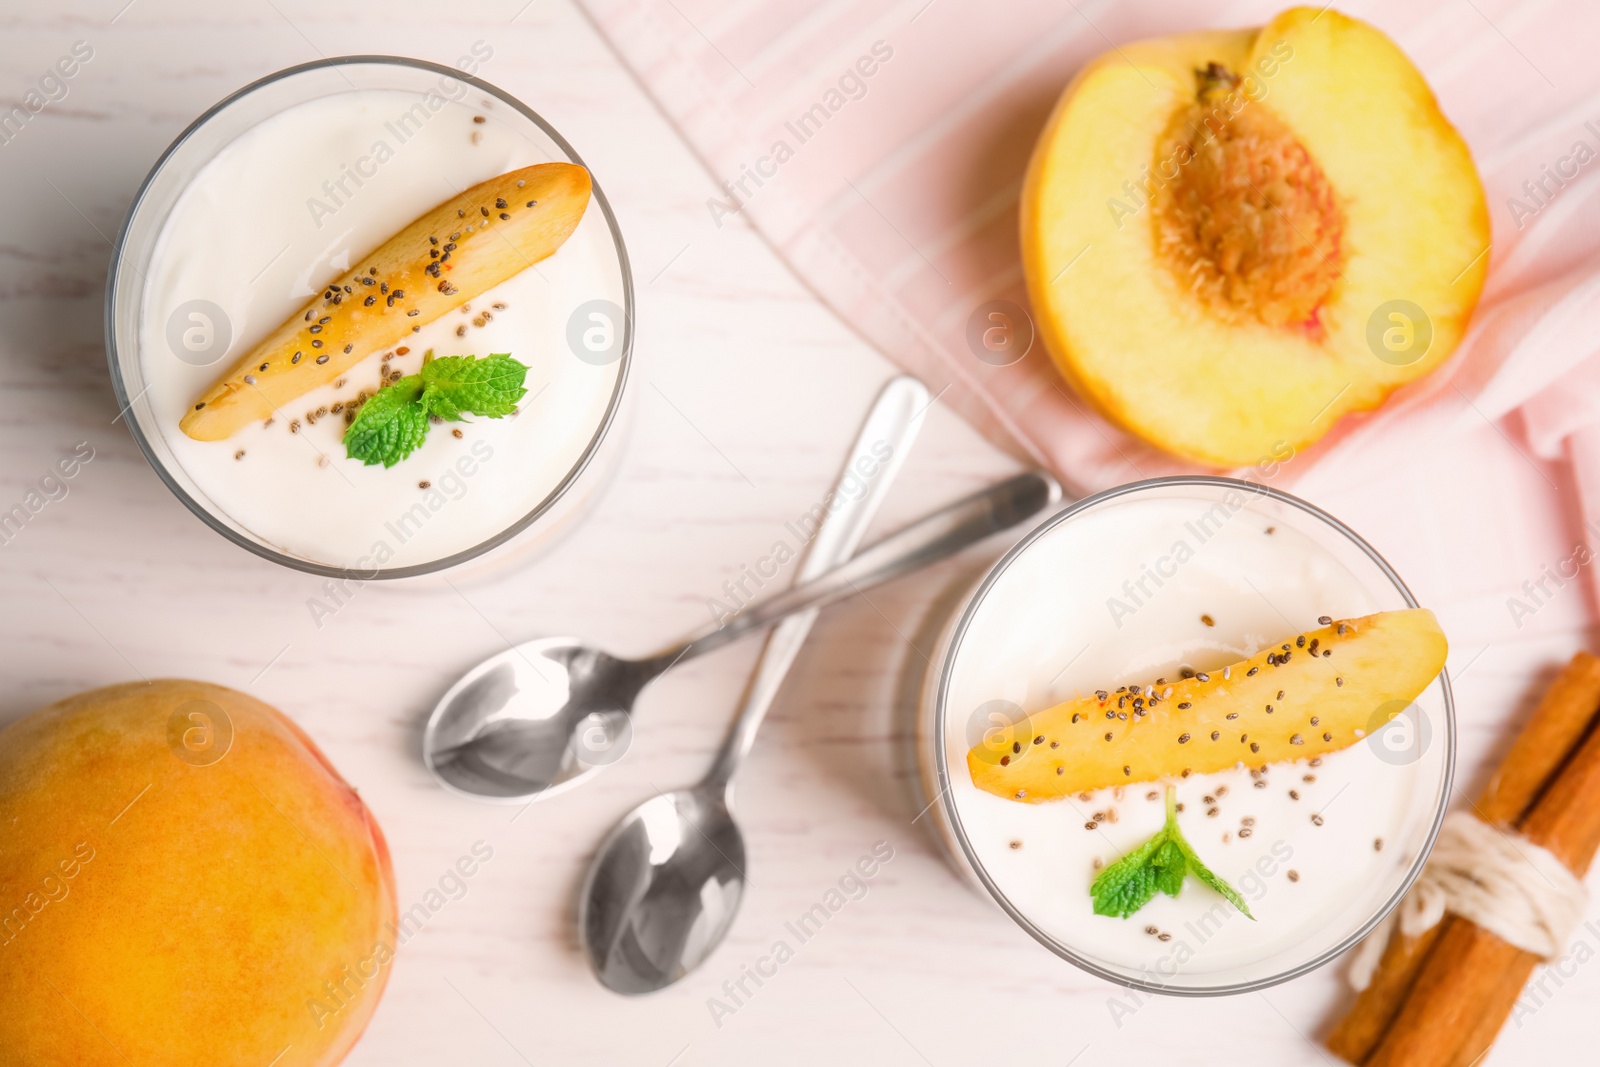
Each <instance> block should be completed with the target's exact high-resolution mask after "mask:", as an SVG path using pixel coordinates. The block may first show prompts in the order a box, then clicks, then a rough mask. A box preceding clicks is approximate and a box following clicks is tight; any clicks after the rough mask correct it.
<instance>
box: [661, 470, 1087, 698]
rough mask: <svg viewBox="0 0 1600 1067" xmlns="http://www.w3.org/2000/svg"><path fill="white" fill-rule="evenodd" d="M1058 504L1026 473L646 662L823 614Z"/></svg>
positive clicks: (1049, 482) (1040, 478) (1037, 476)
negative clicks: (809, 612)
mask: <svg viewBox="0 0 1600 1067" xmlns="http://www.w3.org/2000/svg"><path fill="white" fill-rule="evenodd" d="M1060 499H1061V486H1059V485H1058V484H1056V480H1055V479H1054V478H1052V477H1050V476H1049V475H1048V474H1045V473H1044V472H1042V471H1026V472H1024V473H1022V474H1018V475H1015V476H1013V477H1011V478H1007V479H1006V480H1005V481H1003V482H1000V483H998V484H996V485H992V486H990V487H989V488H988V489H984V490H981V491H979V492H977V493H974V494H972V495H971V496H969V497H965V498H964V499H962V500H958V501H956V502H955V503H954V504H951V505H949V506H948V507H946V508H943V509H941V510H939V511H936V512H934V513H933V514H932V515H929V516H928V517H926V518H924V519H921V520H919V521H917V522H915V523H913V524H912V525H910V526H907V527H905V528H904V529H902V530H899V531H897V532H896V533H892V534H890V535H889V536H888V537H885V538H883V539H882V540H881V541H877V542H874V543H873V544H872V545H870V546H868V547H867V548H865V549H863V550H862V551H861V552H860V553H859V554H858V555H857V556H856V557H855V558H854V559H852V560H850V561H849V562H848V563H844V564H841V565H839V566H837V567H834V568H833V569H832V570H830V571H828V572H827V573H825V574H823V575H822V576H821V577H818V578H815V579H813V580H811V581H807V582H802V583H799V584H797V585H794V586H792V587H791V588H789V589H786V590H784V591H783V592H781V593H778V594H776V595H775V596H771V597H768V598H767V599H765V600H762V601H759V602H758V603H755V604H752V605H751V606H750V607H749V608H747V609H745V610H744V611H742V612H740V613H739V614H738V615H735V616H734V617H733V618H731V619H729V620H727V621H726V622H724V623H723V624H722V625H721V626H719V627H717V628H715V629H712V630H708V631H706V632H704V633H702V634H700V635H698V636H696V637H695V638H693V639H692V640H690V641H688V642H686V643H685V644H683V645H680V646H679V647H677V648H673V649H668V650H667V651H666V652H663V653H661V654H660V655H658V656H654V657H652V658H651V659H650V660H649V661H647V662H648V663H649V664H650V666H651V667H652V668H656V669H660V670H665V669H666V667H668V666H670V665H672V664H674V663H677V662H679V661H680V660H685V659H688V658H690V657H691V656H698V655H700V654H701V653H704V652H709V651H711V650H712V649H714V648H721V647H722V646H723V645H725V644H728V643H729V642H731V641H736V640H738V639H739V638H741V637H743V636H744V635H745V634H748V633H750V632H751V631H753V630H759V629H761V628H762V627H765V626H770V625H772V624H773V623H774V622H777V621H778V620H779V619H782V618H783V617H784V616H786V615H792V614H793V613H795V612H797V611H804V610H806V609H807V608H821V607H825V606H826V605H828V604H832V603H833V602H835V601H837V600H842V599H843V598H845V597H847V596H849V595H850V594H852V593H857V592H860V591H861V590H863V589H869V588H871V587H872V586H874V585H878V584H879V583H881V582H886V581H888V580H889V579H891V578H897V577H899V576H900V575H902V574H907V573H909V572H911V571H914V570H916V569H917V568H919V567H924V566H926V565H928V564H930V563H934V562H937V561H938V560H941V559H944V558H946V557H948V556H953V555H955V554H956V553H957V552H959V551H961V550H962V549H963V548H966V547H967V546H968V545H973V544H977V543H978V542H979V541H982V540H983V539H984V538H986V537H988V536H989V535H990V534H993V533H998V532H999V531H1001V530H1004V529H1007V528H1009V527H1012V526H1015V525H1016V524H1017V523H1019V522H1022V521H1024V520H1025V519H1029V518H1032V517H1033V516H1034V515H1037V514H1038V513H1039V512H1041V511H1043V510H1044V509H1045V508H1047V507H1050V506H1051V505H1053V504H1055V503H1056V502H1058V501H1059V500H1060ZM653 673H654V671H652V674H653Z"/></svg>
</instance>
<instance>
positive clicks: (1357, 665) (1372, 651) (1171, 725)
mask: <svg viewBox="0 0 1600 1067" xmlns="http://www.w3.org/2000/svg"><path fill="white" fill-rule="evenodd" d="M1447 651H1448V646H1447V644H1446V642H1445V636H1444V632H1443V631H1442V630H1440V629H1439V623H1438V621H1437V620H1435V619H1434V617H1433V612H1431V611H1428V610H1426V609H1424V608H1413V609H1409V610H1404V611H1385V612H1380V613H1378V614H1376V615H1367V616H1365V617H1363V618H1359V619H1344V620H1342V621H1339V622H1330V623H1329V624H1328V625H1326V626H1323V627H1321V628H1320V629H1316V630H1310V631H1307V632H1306V633H1303V634H1299V635H1297V636H1295V637H1292V638H1289V639H1288V640H1285V641H1283V642H1280V643H1279V644H1276V645H1273V646H1271V647H1269V648H1265V649H1263V650H1261V651H1260V652H1258V653H1257V654H1256V655H1254V656H1252V657H1250V658H1249V659H1247V660H1243V661H1241V662H1239V663H1233V664H1230V665H1228V666H1226V667H1221V668H1219V669H1217V670H1214V671H1208V672H1204V673H1200V674H1196V675H1195V676H1194V677H1193V678H1185V679H1181V680H1179V681H1174V682H1170V683H1168V682H1162V683H1160V684H1157V683H1153V682H1152V683H1150V684H1148V685H1135V686H1123V687H1121V688H1119V689H1117V690H1116V691H1115V692H1113V691H1111V690H1099V691H1097V692H1095V693H1091V694H1090V695H1088V696H1083V697H1078V698H1076V699H1074V700H1068V701H1066V702H1065V703H1061V704H1057V705H1056V706H1055V707H1053V708H1049V709H1047V710H1045V711H1041V712H1038V713H1037V714H1034V715H1030V716H1028V717H1027V718H1026V719H1024V720H1023V721H1022V722H1020V723H1014V724H1013V725H1011V726H1009V727H1006V728H1004V729H1000V730H996V731H994V732H993V733H991V734H990V735H989V736H987V737H985V738H984V739H983V741H981V742H980V743H978V744H977V745H974V746H973V748H972V750H971V751H969V752H968V753H967V769H968V771H969V772H970V773H971V774H972V782H973V784H974V785H976V786H977V787H978V788H979V789H982V790H984V791H985V792H989V793H993V794H995V795H996V796H1001V797H1006V798H1007V799H1010V800H1020V801H1024V802H1026V803H1029V804H1037V803H1039V802H1040V801H1043V800H1055V799H1058V798H1060V797H1064V796H1068V795H1070V794H1073V793H1079V792H1083V791H1086V790H1092V789H1103V788H1105V787H1107V786H1113V785H1124V784H1127V783H1130V782H1148V781H1155V780H1157V779H1160V778H1172V777H1177V776H1180V775H1187V774H1189V773H1210V772H1215V771H1221V770H1226V769H1227V768H1229V767H1233V766H1235V765H1237V764H1240V763H1244V764H1248V765H1250V766H1257V765H1259V764H1263V763H1278V762H1283V761H1287V760H1299V759H1310V758H1312V757H1314V756H1320V755H1324V754H1326V753H1328V752H1333V751H1336V750H1338V749H1341V748H1348V747H1349V746H1350V745H1353V744H1355V743H1356V742H1357V741H1359V740H1361V739H1362V738H1363V737H1365V736H1367V735H1369V734H1371V733H1373V732H1375V731H1376V730H1377V729H1378V728H1379V727H1381V726H1383V725H1385V724H1387V723H1388V722H1389V720H1390V719H1392V718H1394V717H1395V716H1396V715H1398V714H1400V713H1401V712H1403V711H1404V710H1405V709H1406V707H1407V705H1408V704H1409V703H1410V702H1411V701H1412V700H1415V699H1416V697H1417V695H1418V694H1420V693H1421V692H1422V691H1423V690H1424V689H1426V688H1427V687H1428V683H1430V682H1432V681H1433V679H1434V678H1435V677H1436V676H1437V675H1438V673H1439V671H1440V670H1442V669H1443V668H1444V660H1445V653H1446V652H1447Z"/></svg>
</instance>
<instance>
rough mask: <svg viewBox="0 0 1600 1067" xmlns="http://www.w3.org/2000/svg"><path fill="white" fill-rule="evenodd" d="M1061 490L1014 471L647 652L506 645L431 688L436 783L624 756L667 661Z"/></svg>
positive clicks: (568, 643) (550, 783) (969, 534)
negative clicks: (636, 710) (630, 655)
mask: <svg viewBox="0 0 1600 1067" xmlns="http://www.w3.org/2000/svg"><path fill="white" fill-rule="evenodd" d="M1060 499H1061V487H1060V486H1058V485H1057V484H1056V482H1055V480H1054V479H1053V478H1051V477H1050V476H1049V475H1047V474H1043V473H1041V472H1038V471H1029V472H1026V473H1023V474H1018V475H1015V476H1013V477H1011V478H1008V479H1006V480H1005V481H1003V482H1000V483H998V484H996V485H993V486H990V487H989V488H988V489H984V490H982V491H980V492H977V493H974V494H973V495H971V496H969V497H966V498H964V499H962V500H958V501H956V502H955V503H954V504H951V505H949V506H947V507H945V508H942V509H941V510H939V511H936V512H934V513H933V514H931V515H929V516H927V517H926V518H923V519H921V520H919V521H918V522H915V523H913V524H911V525H910V526H907V527H905V528H903V529H901V530H899V531H897V532H895V533H893V534H890V535H889V536H887V537H885V538H883V539H882V540H881V541H877V542H875V543H873V544H872V545H869V546H868V547H866V548H865V549H862V550H861V552H859V553H857V555H856V556H855V557H854V558H853V559H851V560H850V561H849V562H848V563H844V564H841V565H840V566H838V567H835V568H833V569H832V570H831V571H828V572H827V573H826V574H824V575H823V576H822V577H820V578H818V579H816V580H814V581H810V582H805V583H802V584H798V585H795V586H792V587H791V588H789V589H787V590H785V591H784V592H782V593H779V594H777V595H775V596H772V597H769V598H767V599H766V600H763V601H760V602H758V603H755V604H752V605H750V606H749V607H748V608H746V609H745V610H744V611H742V612H741V613H740V614H738V615H736V616H734V617H733V618H732V619H729V620H728V621H726V622H724V623H723V624H722V626H721V627H717V628H712V629H708V630H706V631H704V632H702V633H700V634H698V635H697V636H695V637H694V638H691V639H690V640H688V641H686V642H684V643H683V644H681V645H677V646H675V647H673V648H669V649H667V650H666V651H665V652H661V653H658V654H656V655H654V656H651V657H649V658H647V659H641V660H627V659H621V658H619V657H616V656H613V655H611V654H610V653H607V652H605V651H602V650H601V649H598V648H596V647H594V646H593V645H589V644H586V643H584V642H583V641H581V640H579V639H578V638H575V637H545V638H540V639H537V640H534V641H529V642H527V643H526V644H522V645H517V646H516V647H514V648H510V649H507V650H506V651H505V652H502V653H500V654H499V655H497V656H492V657H490V658H489V659H487V660H484V661H483V662H482V663H480V664H478V666H476V667H474V668H473V669H472V670H470V671H468V672H467V673H466V674H465V675H464V676H462V678H461V680H460V681H458V682H456V684H455V685H453V686H451V687H450V689H449V691H448V692H446V693H445V695H444V696H443V697H442V698H441V699H440V701H439V703H438V705H437V706H436V707H435V708H434V710H433V714H432V716H431V717H430V718H429V720H428V725H427V728H426V730H425V731H424V733H423V738H422V755H423V762H424V764H425V765H426V766H427V768H428V771H429V772H430V773H431V774H432V775H433V776H434V778H435V779H436V780H438V782H439V783H440V784H441V785H443V786H444V787H445V788H446V789H449V790H452V791H453V792H457V793H461V794H463V795H465V796H470V797H476V798H479V799H483V800H494V801H502V802H508V803H509V802H523V801H528V800H533V799H538V798H541V797H544V796H548V795H550V794H551V793H553V792H555V791H556V790H558V789H562V788H566V787H569V786H571V785H572V784H574V783H575V782H577V781H578V780H580V779H581V778H582V777H584V776H585V775H587V774H589V773H592V772H593V771H595V770H597V769H598V768H600V767H602V766H605V765H606V764H608V763H611V762H614V761H615V760H617V759H619V758H621V756H622V754H623V753H624V752H625V751H626V750H627V747H628V739H629V737H630V736H631V721H630V717H631V715H632V712H633V703H634V700H635V699H636V698H637V697H638V695H639V692H640V690H642V689H643V688H644V687H645V686H646V685H648V684H649V683H650V682H651V681H653V680H654V679H656V678H657V677H659V676H660V675H661V674H662V673H664V672H665V671H666V670H667V669H668V668H669V667H671V666H673V665H674V664H676V663H680V662H682V661H683V660H686V659H689V658H690V657H693V656H698V655H702V654H704V653H706V652H709V651H711V650H712V649H715V648H721V647H722V646H723V645H725V644H728V643H729V642H731V641H735V640H737V639H739V638H741V637H744V636H745V635H747V634H750V633H753V632H755V631H757V630H760V629H763V628H765V627H767V626H771V625H772V624H773V623H775V622H777V621H779V620H781V619H783V618H784V617H785V616H788V615H791V614H793V613H794V612H797V611H803V610H805V609H807V608H813V607H825V606H827V605H828V604H832V603H834V602H835V601H837V600H842V599H844V598H845V597H848V596H851V595H852V594H854V593H857V592H859V591H861V590H863V589H870V588H871V587H873V586H875V585H878V584H880V583H882V582H886V581H889V580H890V579H892V578H897V577H899V576H900V575H902V574H907V573H909V572H911V571H914V570H916V569H918V568H919V567H924V566H927V565H928V564H930V563H934V562H937V561H938V560H941V559H945V558H946V557H949V556H952V555H954V554H955V553H957V552H959V551H961V550H962V549H963V548H966V547H968V546H969V545H974V544H977V543H978V542H979V541H982V540H983V539H984V538H986V537H988V536H990V535H991V534H994V533H997V532H999V531H1001V530H1004V529H1008V528H1009V527H1012V526H1015V525H1016V524H1018V523H1020V522H1023V521H1024V520H1026V519H1029V518H1031V517H1033V516H1035V515H1037V514H1038V513H1039V512H1041V511H1043V510H1044V509H1045V508H1047V507H1049V506H1051V505H1053V504H1055V503H1056V502H1057V501H1059V500H1060Z"/></svg>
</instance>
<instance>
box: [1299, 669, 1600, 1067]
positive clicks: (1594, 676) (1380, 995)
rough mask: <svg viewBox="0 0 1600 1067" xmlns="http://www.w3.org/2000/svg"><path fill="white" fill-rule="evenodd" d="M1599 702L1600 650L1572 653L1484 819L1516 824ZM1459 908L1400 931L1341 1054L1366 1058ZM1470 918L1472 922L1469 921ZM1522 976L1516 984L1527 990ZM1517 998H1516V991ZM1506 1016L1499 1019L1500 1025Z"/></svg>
mask: <svg viewBox="0 0 1600 1067" xmlns="http://www.w3.org/2000/svg"><path fill="white" fill-rule="evenodd" d="M1597 709H1600V657H1597V656H1593V655H1590V654H1589V653H1587V652H1579V653H1577V654H1576V655H1575V656H1573V657H1572V660H1571V661H1570V662H1569V663H1568V664H1567V665H1566V667H1565V668H1564V669H1563V670H1562V671H1561V673H1560V674H1559V675H1558V676H1557V677H1556V679H1555V681H1554V682H1553V683H1552V684H1551V686H1550V688H1549V689H1548V690H1547V691H1546V692H1545V694H1544V696H1543V698H1541V699H1540V701H1539V704H1538V706H1537V707H1536V708H1535V709H1534V711H1533V714H1532V715H1531V716H1530V717H1529V719H1528V721H1527V723H1525V724H1524V725H1523V727H1522V730H1521V731H1520V732H1519V733H1518V735H1517V737H1516V739H1515V740H1514V741H1513V742H1512V744H1511V748H1510V749H1509V750H1508V751H1507V753H1506V757H1505V759H1504V761H1503V762H1502V763H1501V765H1500V767H1499V769H1498V770H1496V771H1495V773H1494V775H1493V776H1492V777H1491V778H1490V779H1489V782H1488V784H1487V785H1486V786H1485V787H1484V790H1483V794H1482V795H1481V796H1480V797H1479V798H1478V802H1477V805H1476V806H1475V809H1474V814H1476V815H1477V816H1478V817H1479V818H1480V819H1483V820H1484V821H1485V822H1488V823H1492V824H1495V825H1503V826H1515V825H1516V824H1517V823H1519V822H1520V821H1521V820H1522V818H1523V816H1524V815H1525V814H1526V812H1527V811H1528V809H1529V807H1530V806H1531V805H1532V804H1533V802H1534V800H1535V799H1536V798H1537V797H1538V796H1539V795H1540V793H1541V792H1542V791H1543V790H1544V789H1545V788H1546V787H1547V786H1548V785H1549V784H1550V782H1551V781H1552V779H1553V778H1554V777H1555V775H1556V772H1557V771H1558V770H1559V769H1560V767H1561V766H1562V765H1563V764H1564V763H1565V762H1566V761H1567V760H1568V758H1569V757H1571V755H1572V754H1573V751H1574V750H1575V749H1576V748H1577V746H1578V744H1579V742H1580V741H1581V740H1582V738H1583V737H1584V734H1585V732H1586V731H1587V730H1588V729H1589V727H1590V724H1591V723H1592V722H1593V721H1594V720H1595V715H1596V710H1597ZM1458 921H1459V920H1457V919H1456V918H1455V917H1454V916H1449V915H1447V916H1446V917H1445V918H1444V920H1443V921H1441V922H1440V923H1439V924H1438V925H1437V926H1435V927H1433V928H1432V929H1430V930H1427V931H1424V932H1423V933H1422V934H1420V935H1419V936H1417V937H1414V938H1408V937H1406V936H1404V935H1403V934H1401V933H1399V931H1396V932H1395V934H1394V935H1393V936H1392V937H1391V938H1390V940H1389V944H1388V945H1387V946H1386V947H1385V949H1384V954H1383V958H1382V961H1381V962H1380V963H1379V965H1378V968H1377V970H1376V971H1375V972H1374V974H1373V976H1372V981H1371V982H1370V983H1369V984H1368V986H1367V988H1366V989H1364V990H1362V991H1361V992H1360V993H1359V994H1358V995H1357V997H1356V1000H1355V1003H1354V1004H1353V1005H1352V1006H1351V1008H1350V1010H1349V1012H1347V1013H1346V1015H1345V1016H1344V1018H1343V1019H1341V1020H1340V1021H1339V1022H1338V1023H1337V1024H1336V1025H1335V1026H1334V1028H1333V1030H1332V1031H1331V1032H1330V1033H1329V1034H1328V1036H1327V1039H1326V1044H1327V1047H1328V1049H1329V1050H1330V1051H1331V1052H1333V1053H1334V1054H1335V1055H1337V1056H1339V1057H1341V1058H1343V1059H1345V1060H1347V1061H1349V1062H1350V1063H1354V1064H1365V1063H1366V1062H1367V1060H1368V1057H1370V1056H1371V1055H1372V1052H1373V1050H1374V1049H1375V1048H1376V1047H1377V1045H1378V1043H1379V1042H1380V1041H1381V1040H1382V1039H1383V1036H1384V1034H1385V1033H1386V1032H1387V1031H1388V1030H1389V1028H1390V1026H1391V1025H1392V1024H1393V1022H1394V1020H1395V1016H1396V1015H1397V1014H1398V1013H1399V1011H1400V1009H1401V1006H1402V1005H1403V1004H1404V1003H1405V999H1406V995H1407V993H1408V992H1409V991H1410V990H1411V988H1412V985H1413V984H1414V982H1415V981H1416V977H1417V974H1418V972H1419V971H1421V969H1422V967H1423V966H1424V964H1425V963H1427V962H1428V960H1429V958H1430V956H1431V955H1432V953H1433V951H1434V948H1435V946H1436V945H1437V944H1438V942H1439V940H1440V938H1441V937H1442V936H1443V935H1444V934H1445V932H1446V931H1448V930H1449V929H1451V928H1452V927H1453V926H1455V925H1456V924H1457V922H1458ZM1463 925H1468V924H1463ZM1521 988H1522V986H1521V984H1520V983H1519V984H1518V986H1517V991H1518V992H1520V991H1521ZM1512 1002H1513V1003H1515V997H1514V996H1513V998H1512ZM1498 1028H1499V1024H1498V1023H1497V1024H1496V1026H1495V1030H1496V1031H1498Z"/></svg>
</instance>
